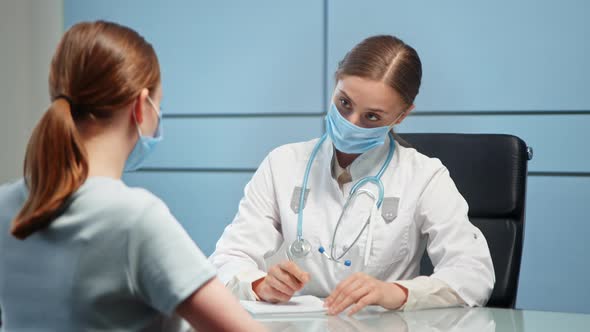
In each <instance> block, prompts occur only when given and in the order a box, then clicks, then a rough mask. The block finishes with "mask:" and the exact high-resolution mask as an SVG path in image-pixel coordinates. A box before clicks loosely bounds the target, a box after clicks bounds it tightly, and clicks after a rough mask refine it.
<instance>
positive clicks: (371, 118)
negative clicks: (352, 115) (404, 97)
mask: <svg viewBox="0 0 590 332" xmlns="http://www.w3.org/2000/svg"><path fill="white" fill-rule="evenodd" d="M365 118H366V119H367V120H369V121H371V122H374V121H379V120H381V117H379V115H377V114H375V113H367V115H365Z"/></svg>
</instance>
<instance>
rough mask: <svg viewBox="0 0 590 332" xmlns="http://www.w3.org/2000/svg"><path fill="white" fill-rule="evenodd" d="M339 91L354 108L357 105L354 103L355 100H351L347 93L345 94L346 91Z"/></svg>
mask: <svg viewBox="0 0 590 332" xmlns="http://www.w3.org/2000/svg"><path fill="white" fill-rule="evenodd" d="M338 91H339V92H340V93H341V94H343V95H344V97H346V99H348V100H349V101H350V103H351V104H352V106H356V103H355V102H354V100H352V98H350V97H349V96H348V95H347V94H346V92H344V90H342V89H338Z"/></svg>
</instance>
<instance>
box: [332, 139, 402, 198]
mask: <svg viewBox="0 0 590 332" xmlns="http://www.w3.org/2000/svg"><path fill="white" fill-rule="evenodd" d="M389 144H391V140H390V139H389V137H388V138H386V139H385V142H384V143H383V145H380V146H378V147H376V148H374V149H372V150H369V151H367V152H365V153H363V154H361V155H360V156H358V157H357V158H356V159H355V160H354V161H353V162H352V164H350V168H349V170H350V175H351V178H352V183H356V182H357V181H358V180H360V179H362V178H364V177H367V176H374V175H376V174H377V172H379V170H380V169H381V166H383V163H384V162H385V159H386V158H387V153H388V152H389ZM393 144H395V145H396V146H395V151H394V153H393V158H392V159H391V162H390V163H389V166H388V167H387V170H386V171H385V174H384V175H383V176H382V180H383V178H384V177H386V175H387V173H388V172H390V171H392V170H394V169H397V168H398V164H399V150H400V148H401V146H400V145H399V144H397V142H395V141H393ZM323 145H324V146H322V154H324V155H325V156H326V157H327V158H328V159H327V160H329V161H330V163H329V166H330V170H331V171H330V173H331V174H332V178H334V174H333V171H332V170H333V169H334V167H333V166H334V164H333V163H336V162H338V161H337V160H336V150H335V147H334V144H333V143H332V140H331V139H330V136H328V137H327V138H326V141H325V142H324V144H323ZM395 187H398V186H395ZM387 191H388V192H389V193H390V195H389V196H391V194H393V192H392V191H391V190H387ZM395 192H397V191H395ZM393 196H396V197H399V194H394V195H393Z"/></svg>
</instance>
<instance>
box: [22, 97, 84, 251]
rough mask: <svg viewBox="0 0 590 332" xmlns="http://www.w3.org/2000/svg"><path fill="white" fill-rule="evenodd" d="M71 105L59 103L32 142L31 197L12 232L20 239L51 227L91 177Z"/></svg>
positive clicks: (28, 176)
mask: <svg viewBox="0 0 590 332" xmlns="http://www.w3.org/2000/svg"><path fill="white" fill-rule="evenodd" d="M71 105H72V104H71V102H70V101H69V99H68V98H67V97H61V96H60V97H58V98H57V99H55V100H54V101H53V103H52V104H51V106H50V107H49V109H48V110H47V112H45V114H44V115H43V117H42V118H41V121H39V123H38V124H37V126H36V127H35V129H34V131H33V134H32V135H31V138H30V139H29V143H28V145H27V152H26V156H25V163H24V177H25V182H26V184H27V187H28V189H29V196H28V198H27V200H26V202H25V204H24V206H23V207H22V209H21V210H20V212H19V213H18V215H17V216H16V218H15V219H14V220H13V221H12V229H11V233H12V235H14V236H15V237H16V238H18V239H21V240H23V239H25V238H27V237H28V236H29V235H31V234H33V233H35V232H36V231H38V230H41V229H43V228H46V227H48V226H49V225H50V224H51V222H53V220H55V218H57V217H58V216H59V215H60V214H61V213H62V212H63V210H64V209H65V207H66V206H67V203H68V199H69V198H70V196H71V195H72V193H74V192H76V191H77V190H78V188H80V186H81V185H82V184H83V183H84V181H86V178H87V177H88V157H87V153H86V150H85V148H84V145H83V144H82V140H81V139H80V137H79V134H78V130H77V128H76V124H75V122H74V119H73V116H72V112H71Z"/></svg>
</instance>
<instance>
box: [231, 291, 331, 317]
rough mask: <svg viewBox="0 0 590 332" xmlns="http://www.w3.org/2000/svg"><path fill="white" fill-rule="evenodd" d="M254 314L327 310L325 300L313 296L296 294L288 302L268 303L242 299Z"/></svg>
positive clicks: (313, 312)
mask: <svg viewBox="0 0 590 332" xmlns="http://www.w3.org/2000/svg"><path fill="white" fill-rule="evenodd" d="M240 303H241V304H242V306H243V307H244V308H245V309H246V310H248V312H250V313H251V314H252V315H298V314H323V313H325V312H326V308H324V301H322V300H321V299H319V298H317V297H315V296H312V295H305V296H294V297H292V298H291V300H290V301H289V302H286V303H276V304H273V303H268V302H262V301H240Z"/></svg>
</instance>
